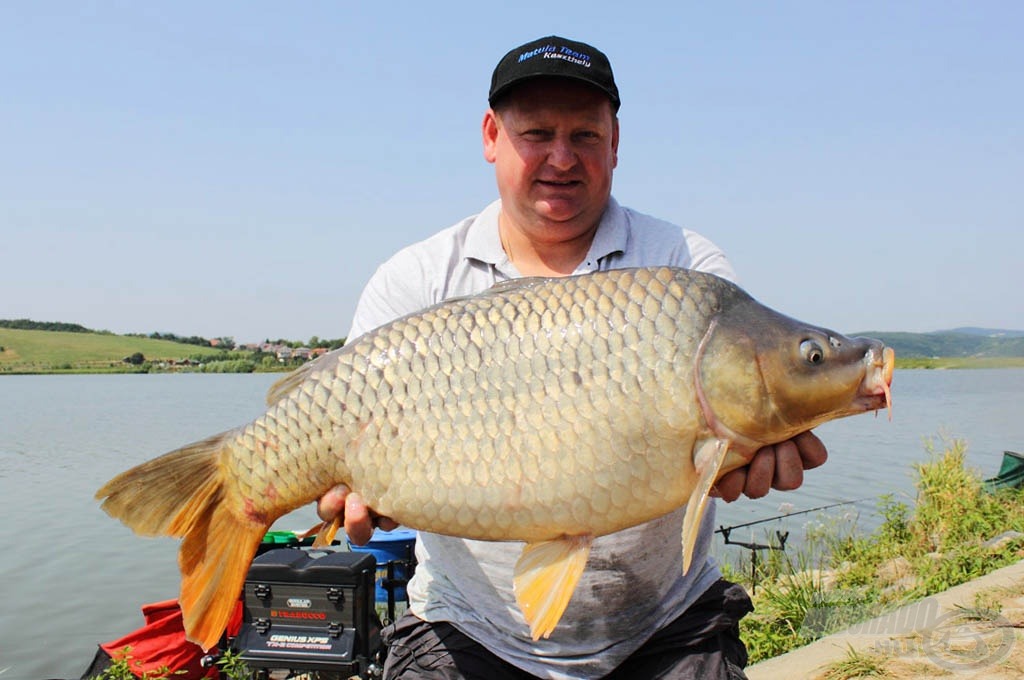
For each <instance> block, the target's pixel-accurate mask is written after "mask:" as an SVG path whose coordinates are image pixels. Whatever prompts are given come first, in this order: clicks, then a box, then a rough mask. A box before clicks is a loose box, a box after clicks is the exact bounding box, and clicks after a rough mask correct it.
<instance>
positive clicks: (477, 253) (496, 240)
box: [465, 196, 629, 266]
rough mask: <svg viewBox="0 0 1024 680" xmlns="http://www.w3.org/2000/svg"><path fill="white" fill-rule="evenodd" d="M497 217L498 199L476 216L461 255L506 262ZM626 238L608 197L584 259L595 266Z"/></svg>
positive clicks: (624, 222)
mask: <svg viewBox="0 0 1024 680" xmlns="http://www.w3.org/2000/svg"><path fill="white" fill-rule="evenodd" d="M500 214H501V200H500V199H499V200H497V201H494V202H493V203H491V204H490V205H488V206H487V207H486V208H484V209H483V210H482V211H480V214H479V215H477V216H476V218H475V219H474V220H473V224H471V225H470V227H469V233H468V234H467V235H466V246H465V254H466V257H467V258H468V259H472V260H478V261H480V262H484V263H486V264H491V265H500V264H504V263H507V262H508V256H507V255H506V254H505V250H504V248H502V247H501V235H500V234H499V233H498V215H500ZM628 239H629V219H628V217H627V215H626V211H625V210H623V209H622V206H620V205H619V203H618V201H616V200H615V198H614V197H611V196H610V197H609V198H608V206H607V207H606V208H605V211H604V214H603V215H601V222H600V223H599V224H598V225H597V233H595V234H594V242H593V243H591V244H590V251H589V252H588V253H587V257H586V258H585V260H586V262H591V263H593V264H594V265H595V266H596V264H597V262H598V261H599V260H601V259H602V258H605V257H607V256H609V255H612V254H614V253H619V252H624V251H625V250H626V245H627V241H628Z"/></svg>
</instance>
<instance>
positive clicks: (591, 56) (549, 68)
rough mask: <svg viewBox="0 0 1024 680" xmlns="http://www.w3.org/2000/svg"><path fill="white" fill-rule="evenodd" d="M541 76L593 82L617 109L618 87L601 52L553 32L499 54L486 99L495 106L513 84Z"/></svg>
mask: <svg viewBox="0 0 1024 680" xmlns="http://www.w3.org/2000/svg"><path fill="white" fill-rule="evenodd" d="M541 76H550V77H555V78H572V79H574V80H579V81H581V82H584V83H588V84H590V85H593V86H594V87H596V88H598V89H599V90H601V91H602V92H604V93H605V94H606V95H608V98H609V99H611V100H612V108H613V109H614V110H615V111H618V110H619V105H620V103H621V102H620V101H619V88H617V87H616V86H615V78H614V76H613V75H612V65H611V63H609V61H608V57H607V56H605V54H604V52H602V51H601V50H599V49H597V48H596V47H593V46H591V45H588V44H586V43H581V42H577V41H575V40H569V39H567V38H560V37H558V36H556V35H551V36H548V37H546V38H538V39H537V40H533V41H531V42H528V43H526V44H525V45H521V46H519V47H517V48H515V49H514V50H512V51H510V52H509V53H508V54H506V55H505V56H504V57H502V59H501V61H499V62H498V65H497V66H495V67H494V73H493V74H492V75H491V91H490V93H489V94H488V95H487V101H488V102H490V104H491V106H494V103H495V102H496V101H497V100H498V99H499V98H500V97H501V95H503V94H505V93H506V92H507V91H508V90H509V89H510V88H511V87H512V86H513V85H518V84H519V83H521V82H523V81H524V80H528V79H530V78H537V77H541Z"/></svg>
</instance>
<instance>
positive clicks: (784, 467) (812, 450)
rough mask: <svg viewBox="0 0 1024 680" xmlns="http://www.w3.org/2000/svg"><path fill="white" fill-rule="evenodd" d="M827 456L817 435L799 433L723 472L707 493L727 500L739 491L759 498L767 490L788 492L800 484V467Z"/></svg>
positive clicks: (809, 466)
mask: <svg viewBox="0 0 1024 680" xmlns="http://www.w3.org/2000/svg"><path fill="white" fill-rule="evenodd" d="M827 459H828V451H827V450H825V445H824V444H823V443H822V441H821V440H820V439H818V437H817V435H815V434H814V433H812V432H803V433H801V434H798V435H797V436H795V437H793V438H792V439H789V440H787V441H784V442H781V443H779V444H773V445H771V446H766V447H764V448H762V449H761V450H759V451H758V452H757V453H756V454H754V458H753V459H752V460H751V461H750V464H749V465H745V466H744V467H741V468H738V469H736V470H732V471H731V472H728V473H726V474H725V475H723V476H722V478H721V479H719V480H718V483H717V484H715V488H714V489H713V490H712V492H711V493H712V495H713V496H717V497H719V498H721V499H722V500H724V501H726V502H730V503H731V502H732V501H734V500H736V499H737V498H739V497H740V494H743V495H745V496H747V497H749V498H761V497H762V496H765V495H766V494H767V493H768V492H769V491H770V490H771V489H778V490H779V491H792V490H793V489H796V488H797V487H799V486H800V485H801V484H803V482H804V470H811V469H814V468H816V467H818V466H819V465H821V464H822V463H824V462H825V461H826V460H827Z"/></svg>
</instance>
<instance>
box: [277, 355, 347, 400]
mask: <svg viewBox="0 0 1024 680" xmlns="http://www.w3.org/2000/svg"><path fill="white" fill-rule="evenodd" d="M337 351H338V350H334V352H328V353H327V354H324V355H321V356H319V357H317V358H316V359H314V360H313V361H308V362H306V363H304V364H303V365H301V366H299V367H298V368H296V369H295V370H294V371H292V372H291V373H288V374H287V375H285V376H284V377H283V378H281V379H280V380H278V381H277V382H275V383H274V384H273V385H271V386H270V389H269V390H267V406H273V405H274V404H276V403H277V402H279V401H281V400H282V399H284V398H285V397H286V396H288V394H289V393H290V392H291V391H292V390H294V389H295V388H296V387H298V386H299V385H301V384H302V383H304V382H305V381H306V379H307V378H309V377H310V376H311V375H313V374H314V373H316V372H317V371H319V370H320V369H321V368H323V366H324V363H325V360H326V361H332V360H333V357H334V355H335V352H337ZM328 357H331V358H328Z"/></svg>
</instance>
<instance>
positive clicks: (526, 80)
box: [319, 36, 826, 680]
mask: <svg viewBox="0 0 1024 680" xmlns="http://www.w3.org/2000/svg"><path fill="white" fill-rule="evenodd" d="M488 99H489V103H490V108H489V109H488V111H487V113H486V114H485V115H484V120H483V129H482V132H483V148H484V158H485V159H486V160H487V161H488V162H489V163H492V164H493V165H494V167H495V176H496V179H497V185H498V193H499V195H500V200H499V201H496V202H495V203H493V204H491V205H490V206H488V207H486V208H485V209H484V210H483V211H482V212H481V213H480V214H479V215H475V216H472V217H469V218H467V219H465V220H462V221H461V222H459V223H457V224H455V225H453V226H452V227H450V228H448V229H445V230H443V231H441V232H439V233H437V234H435V235H434V236H432V237H430V238H428V239H427V240H425V241H423V242H421V243H417V244H415V245H412V246H410V247H408V248H406V249H404V250H402V251H400V252H399V253H397V254H396V255H395V256H394V257H392V258H391V259H390V260H388V261H387V262H386V263H384V264H383V265H382V266H381V267H380V268H379V269H378V270H377V272H376V273H375V274H374V276H373V277H372V278H371V280H370V281H369V283H368V284H367V286H366V289H365V290H364V291H363V294H362V297H361V298H360V300H359V304H358V306H357V309H356V314H355V319H354V321H353V325H352V330H351V332H350V334H349V337H350V338H354V337H357V336H359V335H361V334H362V333H365V332H367V331H369V330H371V329H373V328H375V327H377V326H380V325H382V324H384V323H386V322H388V321H391V320H393V319H395V318H397V317H399V316H402V315H405V314H408V313H412V312H415V311H418V310H420V309H422V308H424V307H427V306H429V305H432V304H435V303H437V302H440V301H442V300H444V299H446V298H449V297H452V296H456V295H466V294H472V293H476V292H480V291H482V290H485V289H487V288H489V287H490V286H492V285H494V284H495V283H497V282H499V281H503V280H507V279H512V278H517V277H520V276H565V275H570V274H581V273H585V272H593V271H598V270H607V269H615V268H621V267H631V266H648V265H674V266H680V267H689V268H693V269H699V270H702V271H707V272H711V273H714V274H718V275H720V276H723V277H726V278H734V274H733V270H732V268H731V266H730V265H729V262H728V261H727V260H726V258H725V256H724V255H723V254H722V252H721V251H720V250H719V249H718V248H717V247H716V246H715V245H714V244H713V243H711V242H710V241H708V240H707V239H705V238H703V237H702V236H700V235H698V234H695V233H693V232H690V231H687V230H683V229H680V228H679V227H676V226H673V225H671V224H669V223H667V222H663V221H661V220H656V219H654V218H652V217H649V216H646V215H643V214H640V213H637V212H635V211H632V210H629V209H626V208H623V207H621V206H620V205H619V204H618V203H617V202H616V201H615V200H614V199H613V198H612V197H611V182H612V171H613V169H614V168H615V166H616V163H617V153H618V142H619V123H618V119H617V111H618V108H619V103H620V102H619V93H618V89H617V87H616V85H615V81H614V78H613V75H612V70H611V66H610V64H609V63H608V60H607V58H606V57H605V55H604V54H602V53H601V52H600V51H598V50H597V49H595V48H593V47H591V46H590V45H586V44H584V43H579V42H575V41H571V40H566V39H564V38H559V37H555V36H552V37H548V38H542V39H540V40H536V41H533V42H531V43H527V44H526V45H523V46H522V47H518V48H516V49H514V50H512V51H511V52H509V53H508V54H507V55H505V57H504V58H503V59H502V60H501V61H500V62H499V64H498V66H497V67H496V68H495V70H494V74H493V77H492V81H491V89H490V94H489V97H488ZM825 456H826V453H825V449H824V447H823V446H822V445H821V442H820V441H819V440H818V439H817V438H816V437H815V436H814V435H812V434H810V433H805V434H803V435H800V436H799V437H797V438H796V439H794V440H793V441H792V442H787V443H785V444H783V445H779V446H777V447H770V448H768V449H765V450H762V451H761V452H759V453H758V455H757V457H755V459H754V461H753V462H752V463H751V464H750V466H748V468H746V469H741V470H737V471H734V472H733V473H730V475H728V476H726V477H724V478H723V479H722V480H720V482H719V484H718V493H719V495H720V496H722V497H725V498H727V499H730V500H731V499H735V498H736V497H738V495H739V494H740V493H741V491H742V492H744V493H746V494H747V495H748V496H752V497H757V496H761V495H764V494H765V493H767V491H768V488H769V487H770V486H774V487H776V488H783V489H787V488H796V487H797V486H799V485H800V483H801V482H802V475H803V470H804V469H809V468H811V467H815V466H817V465H820V464H821V463H822V462H824V459H825ZM347 491H348V490H347V489H345V488H344V487H339V488H337V489H335V490H332V491H331V492H328V494H326V495H325V496H324V498H322V499H321V501H320V505H319V511H320V514H321V515H322V516H323V517H324V518H325V519H328V518H334V517H336V516H338V515H339V514H342V513H344V522H345V528H346V531H347V532H348V534H349V536H350V538H351V539H352V540H353V541H355V542H356V543H364V542H366V541H367V540H369V538H370V535H371V533H372V530H373V526H374V523H377V524H378V525H380V526H383V527H384V528H393V526H394V525H393V523H392V522H391V521H390V520H388V519H387V518H377V517H375V516H373V515H372V511H371V510H369V509H367V508H366V507H365V506H364V505H363V504H362V501H361V499H359V497H358V496H357V495H356V494H348V493H347ZM682 517H683V510H682V509H680V510H679V511H677V512H674V513H672V514H670V515H667V516H665V517H662V518H660V519H657V520H654V521H652V522H649V523H647V524H643V525H641V526H638V527H633V528H631V529H627V530H625V531H621V532H618V533H616V534H612V535H610V536H604V537H600V538H597V539H596V540H595V542H594V544H593V548H592V551H591V553H590V558H589V561H588V563H587V569H586V571H585V572H584V574H583V577H582V578H581V580H580V583H579V586H578V587H577V589H576V591H575V592H574V594H573V597H572V599H571V600H570V602H569V605H568V608H567V609H566V611H565V614H564V615H563V617H562V619H561V621H560V622H559V624H558V626H557V627H556V628H555V630H554V631H553V633H552V634H551V636H550V638H547V639H541V640H537V641H534V640H532V639H531V636H530V633H529V629H528V627H527V626H526V624H525V623H524V621H523V619H522V616H521V615H520V613H519V611H518V609H517V607H516V605H515V600H514V597H513V593H512V589H511V584H512V568H513V565H514V564H515V561H516V559H517V557H518V555H519V552H520V550H521V545H520V544H512V543H493V542H480V541H468V540H463V539H457V538H452V537H447V536H439V535H435V534H429V533H422V532H421V533H420V535H419V538H418V540H417V548H416V556H417V559H418V560H419V566H418V567H417V571H416V575H415V577H414V579H413V580H412V582H411V583H410V584H409V594H410V612H409V613H408V614H407V615H406V616H405V617H403V618H402V619H401V620H399V621H398V622H397V623H396V625H395V626H393V627H391V628H390V629H388V630H387V631H386V635H385V637H386V640H387V642H388V643H389V645H390V647H389V653H388V659H387V663H386V667H385V677H387V678H488V680H498V679H504V678H528V677H533V676H539V677H553V678H563V677H564V678H598V677H613V678H631V679H633V678H646V677H662V678H683V677H700V678H719V677H720V678H737V677H739V678H741V677H743V673H742V670H741V669H742V667H743V666H745V664H746V651H745V649H744V648H743V645H742V643H741V642H740V641H739V638H738V629H737V622H738V620H739V619H740V618H741V617H742V616H743V615H744V614H746V613H747V612H748V611H749V610H750V608H751V605H750V601H749V598H747V596H746V594H745V593H744V592H743V590H742V588H739V587H738V586H735V585H734V584H730V583H728V582H726V581H723V580H722V579H721V576H720V574H719V572H718V568H717V566H716V565H715V563H714V562H713V561H712V560H710V559H709V558H708V550H709V547H710V543H711V539H712V533H713V526H714V512H713V510H710V511H709V512H708V513H707V514H706V515H705V518H704V521H703V524H702V526H701V529H700V535H699V537H698V540H697V548H696V555H695V558H694V562H693V566H691V568H690V570H689V571H688V572H687V573H686V574H685V575H684V574H683V569H682V558H681V550H680V547H679V546H680V535H681V531H682V529H681V527H682Z"/></svg>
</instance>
